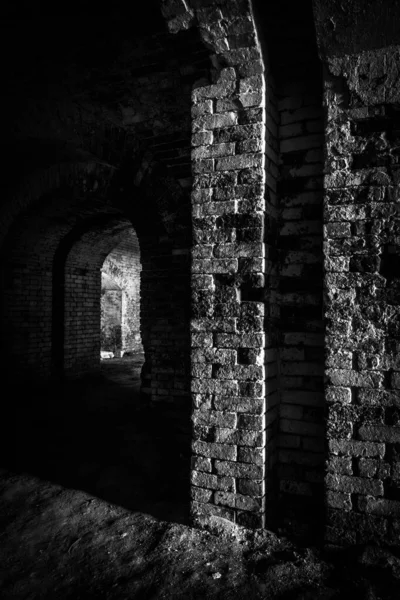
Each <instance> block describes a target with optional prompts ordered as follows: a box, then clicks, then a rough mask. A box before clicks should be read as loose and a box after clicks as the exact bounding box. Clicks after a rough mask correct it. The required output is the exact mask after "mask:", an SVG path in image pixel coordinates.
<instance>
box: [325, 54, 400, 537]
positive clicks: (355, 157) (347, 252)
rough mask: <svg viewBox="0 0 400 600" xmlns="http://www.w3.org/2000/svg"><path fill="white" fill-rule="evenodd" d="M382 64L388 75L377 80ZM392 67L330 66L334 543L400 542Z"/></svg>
mask: <svg viewBox="0 0 400 600" xmlns="http://www.w3.org/2000/svg"><path fill="white" fill-rule="evenodd" d="M383 64H385V65H386V66H385V73H387V74H388V75H387V76H385V77H382V78H380V74H381V73H382V68H383V67H382V65H383ZM395 65H397V50H395V49H388V50H381V51H376V52H373V53H372V52H364V53H361V54H359V55H354V56H349V57H346V58H345V59H333V60H331V61H330V62H328V63H327V65H326V67H327V68H326V71H325V106H326V112H327V136H326V157H327V158H326V176H325V187H326V192H325V203H324V229H325V231H324V253H325V289H326V305H325V310H326V318H327V330H326V340H325V343H326V346H327V348H329V351H328V352H327V359H326V401H327V406H328V424H327V427H328V429H327V434H328V441H329V455H328V462H327V466H328V471H329V474H328V475H327V476H326V480H325V483H326V488H327V490H328V492H327V494H328V495H327V506H328V530H327V537H326V539H327V541H329V542H330V543H333V544H342V543H365V542H380V541H382V540H383V539H385V540H386V541H387V542H388V541H389V542H391V543H397V542H398V540H397V541H396V540H395V537H393V532H394V531H395V530H396V528H397V526H398V501H399V498H400V488H399V478H398V476H397V471H398V469H397V464H398V463H397V460H398V451H397V450H398V442H399V439H400V437H399V435H398V428H397V423H398V418H397V412H398V406H397V405H398V400H399V393H398V388H399V385H398V379H399V377H398V371H399V361H398V353H399V342H398V334H399V328H398V324H399V314H400V309H399V294H398V283H399V270H398V263H399V259H398V256H399V247H398V239H399V238H398V232H399V220H398V204H397V202H398V193H397V185H398V175H397V173H398V156H397V150H396V149H397V145H398V137H399V123H400V121H399V117H398V104H397V103H398V102H399V100H400V95H399V91H398V88H397V87H396V86H394V87H393V86H392V84H391V73H393V70H394V69H397V66H395ZM339 461H340V462H339ZM339 464H340V465H343V467H344V465H345V464H346V467H345V468H340V470H339V468H338V465H339Z"/></svg>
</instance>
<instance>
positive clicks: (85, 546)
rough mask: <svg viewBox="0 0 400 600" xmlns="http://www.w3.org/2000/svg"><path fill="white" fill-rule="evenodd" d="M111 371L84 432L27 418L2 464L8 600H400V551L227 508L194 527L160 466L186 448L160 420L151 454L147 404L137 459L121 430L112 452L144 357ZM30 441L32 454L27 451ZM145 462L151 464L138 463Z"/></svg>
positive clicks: (83, 409) (96, 392)
mask: <svg viewBox="0 0 400 600" xmlns="http://www.w3.org/2000/svg"><path fill="white" fill-rule="evenodd" d="M132 367H133V368H132ZM103 370H104V376H103V378H102V379H101V381H100V385H99V384H96V385H95V384H94V383H93V382H91V383H90V385H89V384H88V385H87V386H86V388H85V387H84V388H82V389H83V392H82V391H81V395H80V396H79V398H78V400H79V402H80V403H81V404H80V412H79V414H80V417H81V419H82V423H83V424H81V429H79V428H78V427H77V426H76V427H75V428H73V427H72V419H66V418H64V420H63V421H62V423H63V424H64V430H63V433H64V435H63V436H61V434H60V432H61V429H62V428H61V425H60V428H59V429H58V430H57V431H56V432H55V433H53V436H49V435H48V434H47V437H46V436H45V432H46V427H47V428H48V424H47V425H46V424H43V423H42V429H40V423H39V420H37V421H36V423H35V422H33V421H32V420H31V421H30V424H31V429H32V430H33V434H32V436H31V438H28V437H27V431H28V425H27V424H25V425H24V423H21V422H20V421H18V423H21V425H20V428H19V429H16V430H15V432H14V435H15V436H17V434H18V433H19V436H20V437H19V440H18V439H17V440H16V441H17V442H18V441H19V444H17V445H18V447H19V449H20V451H19V453H17V452H16V453H15V455H14V460H13V461H8V464H7V468H4V469H2V470H1V472H0V597H1V598H2V599H14V598H15V599H21V600H22V599H32V600H33V599H53V598H54V599H56V598H57V599H72V598H73V599H74V600H79V599H80V598H81V599H84V598H93V599H102V598H107V599H108V598H109V599H114V598H115V599H117V598H118V599H119V598H120V599H125V598H132V599H135V600H136V599H146V600H147V599H149V600H150V599H158V598H159V599H162V598H165V599H166V598H168V599H171V600H180V599H182V600H183V599H185V600H187V599H195V598H196V599H203V598H213V599H214V598H215V599H216V598H219V599H223V600H225V599H226V600H229V599H242V598H246V599H256V598H260V599H261V598H265V599H267V598H268V599H269V598H280V599H291V598H293V599H294V598H298V599H302V600H314V599H320V600H322V599H339V598H341V597H342V596H348V597H352V598H353V600H357V599H365V600H378V599H381V600H383V599H388V600H392V599H393V600H394V599H396V600H397V599H398V598H399V596H400V558H398V557H397V556H396V555H394V554H393V550H392V551H391V552H390V553H389V552H387V551H386V550H384V549H374V548H372V547H363V548H355V549H354V550H353V551H351V552H347V553H338V552H336V553H335V554H333V553H331V554H329V555H328V554H326V553H325V555H323V554H322V553H320V552H318V551H317V550H315V549H311V548H305V547H299V546H296V545H294V544H293V543H292V542H291V541H289V540H287V539H286V538H283V537H281V538H280V537H278V536H277V535H275V534H274V533H271V532H268V531H262V532H260V531H258V532H257V531H255V532H254V531H250V530H247V529H244V528H238V527H236V526H234V525H232V524H231V523H229V522H228V521H225V520H224V519H220V518H217V517H214V518H213V519H212V520H211V522H210V523H209V525H208V529H207V530H200V529H194V528H192V527H190V525H189V522H188V518H187V511H186V508H187V507H186V505H185V503H182V497H181V496H180V493H181V492H182V487H179V486H178V487H177V488H173V486H171V487H170V488H168V486H164V487H163V486H158V487H157V485H156V482H157V481H162V478H161V476H160V472H161V470H162V469H165V468H166V466H167V465H168V464H169V461H170V460H173V461H175V460H176V459H177V458H179V455H177V456H175V455H174V452H173V451H171V452H168V450H167V449H165V448H164V449H163V446H162V436H161V434H160V431H158V429H157V427H156V426H155V424H154V427H153V431H152V433H153V435H154V439H153V442H154V444H153V450H152V453H150V454H149V450H150V445H149V440H150V434H149V430H146V424H147V425H148V423H147V420H146V418H145V417H144V416H143V414H142V413H143V411H142V410H140V407H139V406H136V408H135V410H133V409H132V411H131V413H129V415H130V419H131V421H134V419H133V418H132V417H133V415H136V421H137V422H136V429H135V428H133V430H130V433H132V431H136V433H137V432H138V430H139V429H141V430H142V434H143V435H142V437H141V438H138V437H136V440H135V441H136V443H137V456H136V462H135V464H133V463H129V461H128V460H127V459H124V452H123V450H124V445H123V444H122V442H120V443H119V444H118V436H116V435H115V436H114V438H113V444H114V446H113V447H114V453H111V454H112V456H111V458H110V459H108V460H106V456H108V455H109V454H110V452H111V451H110V448H111V445H110V443H109V442H110V435H111V432H112V430H113V428H116V427H117V425H118V424H119V426H122V422H125V426H127V427H128V426H132V423H128V413H127V411H126V403H127V402H128V399H130V400H129V401H130V402H132V398H133V397H135V396H134V395H133V394H132V390H135V389H136V388H137V386H138V381H137V378H138V376H139V375H138V374H139V371H140V364H139V363H138V364H136V363H134V364H133V365H132V362H131V361H130V362H128V361H126V360H125V361H124V360H123V359H120V360H110V361H107V362H106V361H105V362H104V363H103ZM75 391H77V390H75ZM69 393H70V392H69ZM68 398H69V400H70V402H72V403H73V401H74V400H75V401H76V400H77V399H76V398H75V399H74V398H72V397H71V396H69V397H68ZM68 398H64V399H65V400H66V399H68ZM111 399H114V402H115V406H114V411H113V410H111V408H112V406H111V404H110V402H111ZM60 402H61V406H63V404H62V399H61V400H60ZM73 406H75V405H74V404H73ZM124 407H125V408H124ZM60 411H61V413H62V409H60ZM32 414H33V412H32ZM120 414H122V417H118V418H117V415H120ZM64 417H65V414H64ZM48 418H49V419H50V416H49V415H48ZM118 419H119V420H118ZM41 420H43V415H41ZM106 424H107V425H108V430H109V438H108V439H107V438H106V429H105V427H106ZM52 425H53V426H54V419H53V422H52ZM90 425H91V428H90ZM91 429H94V430H96V432H97V436H98V437H99V438H100V439H101V440H102V443H100V442H99V441H98V439H97V437H96V435H94V434H93V431H91ZM146 431H147V433H146ZM79 436H80V437H79ZM146 436H147V437H146ZM17 437H18V436H17ZM55 438H57V439H58V444H57V445H55ZM22 439H25V441H26V444H28V443H29V442H33V441H36V446H38V449H37V448H36V447H35V443H31V444H30V445H29V451H28V450H27V447H28V446H27V445H25V447H24V448H22V445H21V440H22ZM84 439H85V440H87V444H88V447H86V446H83V445H82V444H83V440H84ZM44 441H45V442H46V443H44ZM89 446H90V447H91V451H89ZM102 446H105V449H106V451H107V452H105V453H104V454H101V452H100V450H101V448H102ZM74 447H75V454H74V452H73V449H74ZM46 449H47V451H48V456H47V462H46V461H45V458H46V452H45V451H46ZM50 449H52V453H51V452H50ZM23 450H25V455H28V456H29V457H30V460H25V461H23V460H22V457H23V456H24V452H23ZM56 451H57V452H56ZM95 455H97V457H96V456H95ZM118 455H119V456H120V459H119V463H117V462H116V461H117V456H118ZM165 455H166V457H165ZM39 460H41V461H42V462H41V463H40V468H39V462H38V461H39ZM140 460H142V461H143V465H144V466H145V468H143V469H142V471H140V470H138V469H137V468H136V467H135V465H137V464H139V463H140ZM96 461H97V462H96ZM151 461H153V462H151ZM174 464H175V463H174ZM157 465H158V469H157ZM56 466H57V468H56ZM11 467H12V468H11ZM152 469H153V473H154V474H153V476H152V475H151V471H152ZM74 470H75V471H76V473H75V475H74V476H73V474H72V472H73V471H74ZM173 482H175V483H176V480H174V479H173ZM174 489H175V492H176V493H175V494H174V493H173V492H174ZM177 490H180V492H179V494H178V491H177ZM183 499H185V498H183Z"/></svg>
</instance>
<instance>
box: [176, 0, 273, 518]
mask: <svg viewBox="0 0 400 600" xmlns="http://www.w3.org/2000/svg"><path fill="white" fill-rule="evenodd" d="M175 4H176V3H175ZM203 4H204V3H201V2H200V3H199V2H193V7H194V8H193V9H189V10H188V11H186V12H185V10H184V8H183V5H182V7H181V8H182V10H181V11H177V12H176V14H175V15H174V14H172V13H171V12H169V13H168V11H166V16H167V18H169V19H170V20H169V26H170V30H171V31H176V30H178V29H180V28H186V27H188V26H189V25H190V24H191V23H193V22H196V23H197V24H198V26H199V30H200V33H201V36H202V39H203V40H204V42H205V44H206V45H207V47H209V48H211V56H210V58H211V64H212V65H213V66H214V67H215V68H214V69H213V74H212V78H213V81H212V83H205V82H204V83H203V82H199V83H198V85H196V86H195V89H194V90H193V93H192V117H193V121H192V172H193V192H192V216H193V234H194V244H193V249H192V280H191V282H192V321H191V346H192V350H191V363H192V367H191V390H192V398H193V413H192V421H193V442H192V451H193V458H192V515H193V517H194V519H195V520H198V519H200V520H201V519H202V518H207V517H208V516H211V515H220V516H223V517H226V518H228V519H230V520H233V521H236V522H237V523H240V524H244V525H250V526H256V527H260V526H263V524H264V518H265V506H264V504H265V453H266V451H265V445H266V389H265V364H264V363H265V343H266V341H265V329H264V301H263V294H262V288H263V287H264V284H265V250H264V210H265V199H264V191H265V170H264V169H265V154H264V144H265V121H266V118H265V114H266V113H265V82H264V63H263V60H262V56H261V50H260V46H259V43H258V41H257V35H256V31H255V26H254V21H253V16H252V12H251V7H250V4H249V2H246V1H245V2H243V1H241V0H238V1H232V0H231V1H226V2H221V3H219V5H218V7H215V6H213V7H207V8H197V7H198V6H201V5H203ZM174 6H175V5H174ZM167 13H168V14H167ZM257 290H258V292H257ZM260 290H261V292H260Z"/></svg>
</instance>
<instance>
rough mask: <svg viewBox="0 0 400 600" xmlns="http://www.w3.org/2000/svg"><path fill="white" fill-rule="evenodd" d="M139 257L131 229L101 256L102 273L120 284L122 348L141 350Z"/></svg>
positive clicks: (125, 350) (138, 250)
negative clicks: (102, 261) (102, 257)
mask: <svg viewBox="0 0 400 600" xmlns="http://www.w3.org/2000/svg"><path fill="white" fill-rule="evenodd" d="M141 270H142V265H141V260H140V248H139V240H138V237H137V235H136V233H135V231H134V230H133V229H132V230H131V231H129V232H127V233H126V236H125V238H124V239H123V240H121V242H120V243H119V244H118V246H116V248H114V249H113V250H112V251H111V252H110V254H109V255H108V256H107V258H106V259H105V261H104V263H103V266H102V273H105V274H107V275H108V276H109V277H111V278H112V279H113V281H115V283H116V284H117V285H118V286H119V287H120V289H121V292H122V295H121V302H122V306H121V323H120V325H121V348H120V350H121V351H122V352H132V351H133V352H140V351H142V349H143V348H142V338H141V331H140V328H141V325H140V285H141Z"/></svg>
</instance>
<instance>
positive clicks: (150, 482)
mask: <svg viewBox="0 0 400 600" xmlns="http://www.w3.org/2000/svg"><path fill="white" fill-rule="evenodd" d="M142 364H143V355H142V354H140V353H137V354H135V355H133V356H130V357H127V358H120V359H109V360H104V361H102V364H101V372H100V374H99V375H98V376H93V377H87V378H83V379H80V380H76V381H75V382H73V381H71V382H69V383H66V384H64V385H63V386H60V385H59V386H56V385H54V386H53V387H51V388H50V387H47V388H37V389H35V390H33V391H31V392H30V394H29V395H28V394H27V393H26V390H25V391H24V390H23V389H22V388H21V389H20V390H19V394H18V398H17V399H16V401H15V403H14V410H13V415H12V419H11V421H10V427H9V434H10V438H11V439H12V445H10V447H12V451H11V452H8V453H7V456H8V460H7V459H6V461H3V463H5V464H3V465H2V466H4V467H6V468H9V469H11V470H13V471H17V472H25V473H29V474H32V475H35V476H38V477H40V478H42V479H46V480H50V481H51V482H53V483H58V484H61V485H63V486H65V487H67V488H73V489H79V490H83V491H86V492H88V493H90V494H93V495H94V496H97V497H98V498H102V499H104V500H106V501H108V502H111V503H115V504H118V505H120V506H123V507H125V508H128V509H130V510H140V511H143V512H146V513H148V514H151V515H153V516H157V517H159V518H162V519H167V520H169V521H176V522H185V521H186V519H187V515H188V493H189V492H188V482H189V455H188V446H189V444H188V434H187V431H186V433H185V432H184V424H183V423H182V426H181V430H179V423H177V418H176V415H175V419H174V424H172V423H171V420H170V419H169V416H168V413H167V411H165V410H163V409H161V408H157V410H152V409H151V408H149V404H148V402H145V401H144V400H143V398H142V397H141V395H140V391H139V388H140V372H141V367H142ZM28 397H29V401H27V398H28ZM172 426H174V427H175V431H176V435H174V436H173V438H171V436H170V428H171V427H172ZM186 429H187V426H186Z"/></svg>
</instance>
